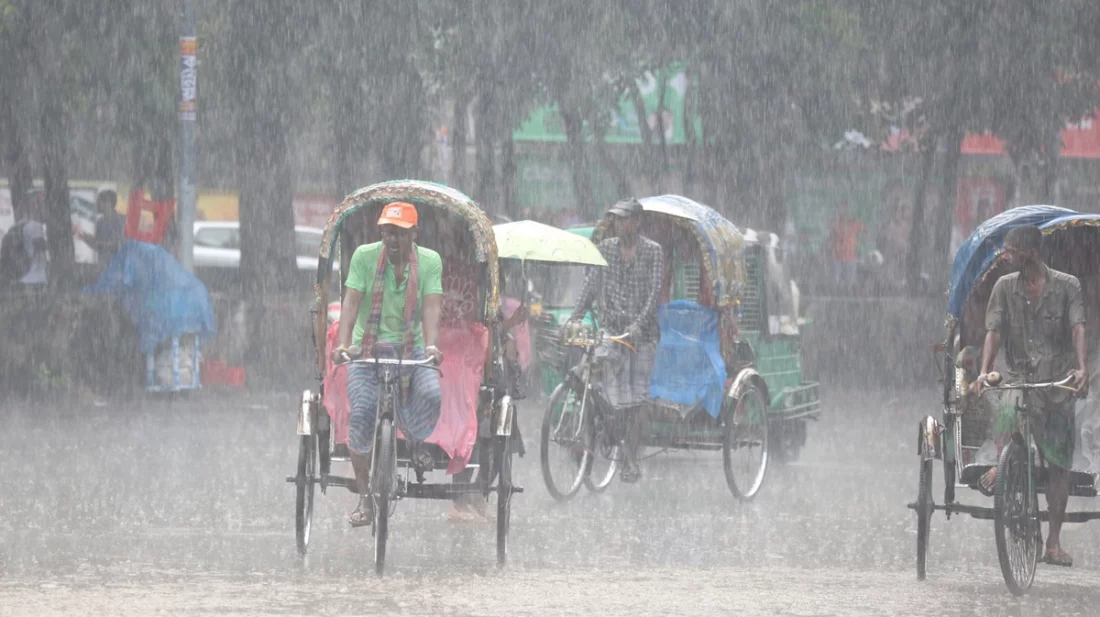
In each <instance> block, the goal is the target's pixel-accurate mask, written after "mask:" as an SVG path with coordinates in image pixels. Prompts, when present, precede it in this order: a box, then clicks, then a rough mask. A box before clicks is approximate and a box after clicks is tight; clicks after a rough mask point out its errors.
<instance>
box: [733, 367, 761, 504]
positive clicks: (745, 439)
mask: <svg viewBox="0 0 1100 617" xmlns="http://www.w3.org/2000/svg"><path fill="white" fill-rule="evenodd" d="M722 433H723V435H722V466H723V468H724V470H725V472H726V484H728V485H729V488H730V492H732V493H733V496H734V497H737V498H738V499H741V500H744V501H748V500H750V499H752V498H753V497H754V496H755V495H756V493H757V491H759V490H760V487H761V486H762V485H763V484H764V474H765V472H767V470H768V405H767V403H765V402H764V395H763V394H762V393H761V392H760V390H759V389H757V388H756V386H753V385H751V384H750V385H748V386H746V387H745V390H744V392H742V394H741V396H740V397H738V398H737V399H736V400H734V401H733V402H732V404H731V405H729V406H728V408H727V411H726V417H725V418H724V422H723V427H722Z"/></svg>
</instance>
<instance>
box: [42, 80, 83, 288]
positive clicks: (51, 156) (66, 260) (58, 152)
mask: <svg viewBox="0 0 1100 617" xmlns="http://www.w3.org/2000/svg"><path fill="white" fill-rule="evenodd" d="M41 131H42V132H41V135H42V154H43V160H42V181H43V185H44V187H45V191H46V221H45V223H46V229H47V230H48V231H47V233H46V246H47V248H48V250H49V253H50V286H51V287H53V288H55V289H67V288H68V287H69V286H70V285H71V284H72V283H73V281H74V280H75V277H76V251H75V248H74V246H73V233H72V229H73V219H72V209H71V208H70V205H69V174H68V170H67V169H66V166H65V154H66V150H67V149H68V140H67V139H66V136H65V112H64V110H63V109H62V106H61V100H60V99H59V98H58V97H56V96H50V97H49V100H48V101H47V102H46V104H45V105H44V106H43V107H42V126H41Z"/></svg>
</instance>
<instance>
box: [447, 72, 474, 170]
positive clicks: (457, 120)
mask: <svg viewBox="0 0 1100 617" xmlns="http://www.w3.org/2000/svg"><path fill="white" fill-rule="evenodd" d="M469 109H470V95H469V92H468V91H467V90H466V89H465V88H463V89H462V90H461V91H460V92H459V93H458V96H457V97H456V98H455V102H454V119H453V123H452V125H451V157H452V158H451V186H453V187H455V188H457V189H458V190H460V191H465V190H468V188H469V187H467V186H466V128H467V127H466V120H467V111H468V110H469ZM479 110H480V107H479ZM478 121H479V122H480V118H479V119H478ZM478 128H479V129H480V127H478Z"/></svg>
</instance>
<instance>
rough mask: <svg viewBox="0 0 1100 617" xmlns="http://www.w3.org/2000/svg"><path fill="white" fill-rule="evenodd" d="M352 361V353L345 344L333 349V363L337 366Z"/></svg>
mask: <svg viewBox="0 0 1100 617" xmlns="http://www.w3.org/2000/svg"><path fill="white" fill-rule="evenodd" d="M348 362H351V353H350V352H349V351H348V348H347V347H344V346H343V345H341V346H339V347H337V348H336V349H333V350H332V363H333V364H336V365H337V366H339V365H341V364H347V363H348Z"/></svg>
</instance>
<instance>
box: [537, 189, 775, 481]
mask: <svg viewBox="0 0 1100 617" xmlns="http://www.w3.org/2000/svg"><path fill="white" fill-rule="evenodd" d="M639 201H640V202H641V204H642V209H643V214H642V229H641V231H642V234H643V235H646V236H647V237H650V238H652V237H653V235H654V234H652V233H647V228H648V227H651V226H652V225H655V224H663V225H667V226H669V228H670V229H678V230H681V231H683V232H685V233H686V234H687V235H689V236H690V237H692V238H693V239H694V241H695V244H696V248H697V250H698V252H699V259H698V261H699V262H700V266H701V272H702V273H703V274H701V278H702V279H703V280H705V281H707V283H708V284H709V288H710V300H711V301H710V302H708V303H706V304H703V303H702V302H700V304H701V305H703V306H708V307H709V308H711V309H713V310H715V311H717V313H718V321H719V329H720V331H725V332H730V331H732V332H733V333H734V334H733V336H732V337H730V338H731V341H730V343H731V344H732V346H733V348H732V349H729V348H726V347H723V349H722V355H723V357H724V358H725V360H726V365H727V378H726V385H725V387H724V388H723V389H724V391H725V395H724V396H723V414H722V416H723V417H720V418H718V419H715V418H713V417H712V416H710V415H709V414H708V413H707V412H706V411H705V410H703V409H702V408H701V407H700V406H699V404H698V403H697V404H696V405H695V406H691V405H678V404H675V403H670V402H666V401H652V402H651V408H652V409H653V411H655V412H656V413H651V414H650V428H651V429H656V430H650V431H649V432H648V433H643V435H642V446H644V447H651V448H660V449H661V450H707V451H718V450H724V448H725V447H726V446H728V445H729V443H728V439H727V438H726V435H725V432H726V431H725V429H726V426H725V425H726V423H725V419H724V418H725V416H726V415H728V411H727V409H728V408H729V406H730V404H731V403H732V404H734V405H736V402H737V401H738V400H740V399H742V398H743V397H746V395H747V394H748V393H749V392H750V391H756V392H758V393H759V394H760V395H761V402H762V404H763V405H764V407H765V409H764V412H765V414H767V407H768V401H769V400H770V399H769V395H768V385H767V383H766V382H765V381H764V378H763V377H762V376H761V375H760V373H758V372H757V371H756V369H755V367H754V359H753V357H752V350H751V346H750V345H748V343H747V342H746V341H743V340H741V339H740V337H739V336H737V334H736V332H737V319H738V312H739V308H740V294H741V292H742V286H743V283H744V280H745V269H744V263H743V249H744V242H745V238H744V236H743V234H742V232H741V231H740V230H739V229H738V228H737V227H736V226H735V225H734V224H733V223H731V222H730V221H728V220H727V219H725V218H724V217H722V216H721V215H720V214H718V213H717V212H716V211H714V210H713V209H712V208H710V207H708V206H706V205H703V204H700V203H698V202H695V201H693V200H691V199H688V198H686V197H682V196H679V195H661V196H654V197H646V198H642V199H640V200H639ZM609 227H610V219H607V218H605V219H603V220H602V221H600V222H599V223H597V225H596V228H595V230H594V231H593V234H592V241H593V242H594V243H596V244H598V243H599V242H600V241H601V240H602V239H603V238H604V237H606V234H607V233H608V231H609ZM662 248H665V247H662ZM670 284H671V283H670ZM594 312H595V311H594ZM597 318H598V314H597ZM612 334H618V333H612ZM722 338H723V343H724V342H725V340H724V339H725V338H726V337H725V336H723V337H722ZM567 344H570V343H569V342H567ZM572 344H574V345H588V346H590V345H591V341H575V342H573V343H572ZM570 373H571V371H567V373H566V377H565V378H566V380H568V379H570ZM565 383H566V382H565V381H563V385H564V384H565ZM553 405H554V402H553V397H551V407H553ZM685 410H686V411H688V412H690V415H689V416H688V417H681V416H680V414H681V412H683V411H685ZM548 413H549V412H548ZM671 415H676V417H677V419H676V420H675V421H668V420H667V419H666V418H667V417H669V416H671ZM704 416H705V418H704V422H703V423H697V424H694V426H693V421H694V420H695V419H696V418H703V417H704ZM767 424H768V423H767V422H764V430H765V431H766V430H767ZM767 441H768V440H767V435H766V434H765V436H764V438H763V444H762V446H763V453H762V456H761V470H760V471H759V472H758V473H759V474H760V476H759V479H758V480H757V481H756V482H754V483H753V484H754V487H753V488H752V489H751V490H744V489H743V488H740V487H736V486H735V481H734V480H733V479H732V478H731V477H730V470H729V468H728V465H727V466H726V467H727V468H726V470H725V471H726V476H727V484H728V485H729V487H730V489H731V492H733V493H734V495H735V496H736V497H738V498H739V499H743V500H748V499H751V498H752V497H753V496H754V495H755V493H756V490H758V489H759V487H760V485H761V483H762V481H763V479H764V476H765V475H766V471H767V462H768V451H767V448H768V444H767ZM724 458H726V459H727V460H728V457H724ZM587 473H588V471H585V472H584V475H586V476H587ZM585 484H586V485H587V486H588V488H589V489H590V490H593V491H599V490H602V489H603V488H605V487H606V485H603V486H599V485H594V484H592V483H590V482H588V481H587V478H586V482H585ZM574 492H575V491H574ZM555 497H556V498H558V499H561V500H564V499H568V498H571V497H572V494H568V495H565V494H563V495H561V496H560V497H559V496H558V495H555Z"/></svg>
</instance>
